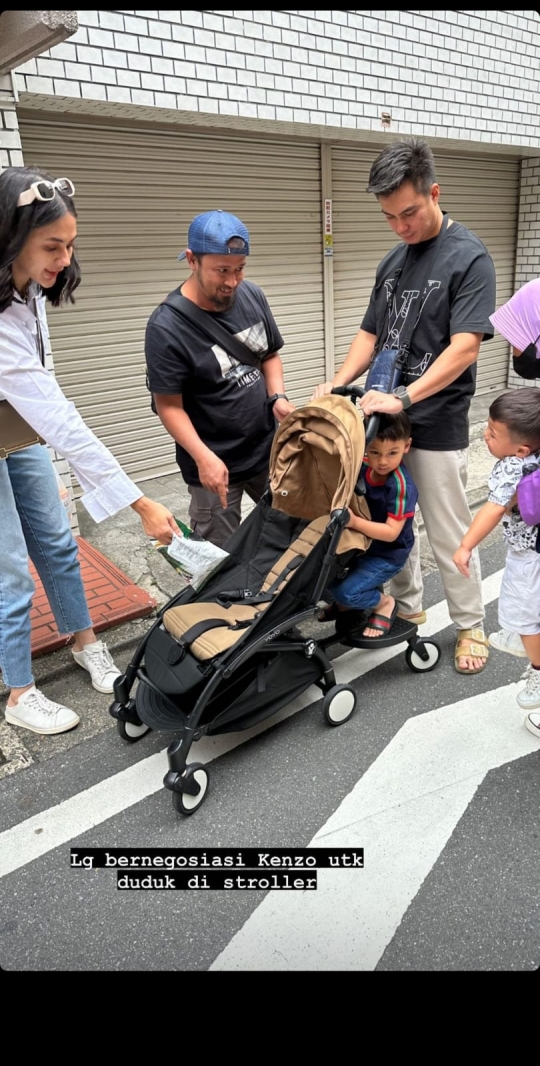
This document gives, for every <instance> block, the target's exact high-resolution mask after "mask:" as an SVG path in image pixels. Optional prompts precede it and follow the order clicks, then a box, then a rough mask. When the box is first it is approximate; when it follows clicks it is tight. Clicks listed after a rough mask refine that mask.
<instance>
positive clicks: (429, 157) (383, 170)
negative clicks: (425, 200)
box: [367, 137, 437, 196]
mask: <svg viewBox="0 0 540 1066" xmlns="http://www.w3.org/2000/svg"><path fill="white" fill-rule="evenodd" d="M404 181H410V182H411V183H412V185H414V188H415V190H416V192H419V193H422V195H423V196H427V195H428V193H429V192H430V190H431V186H432V185H434V184H435V182H436V181H437V176H436V174H435V160H434V159H433V152H432V151H431V148H430V147H429V144H428V143H427V141H423V140H421V138H420V137H410V138H409V139H408V140H406V141H395V142H394V144H389V145H388V148H384V149H383V151H382V152H381V153H380V155H378V156H377V158H376V160H375V162H374V163H373V164H372V167H371V170H370V172H369V185H368V187H367V192H372V193H374V194H375V196H390V194H391V193H393V192H395V191H396V189H399V186H400V185H402V184H403V182H404Z"/></svg>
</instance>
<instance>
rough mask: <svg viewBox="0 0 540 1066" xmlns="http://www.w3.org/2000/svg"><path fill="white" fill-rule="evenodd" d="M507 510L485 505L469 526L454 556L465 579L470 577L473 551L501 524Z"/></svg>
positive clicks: (493, 504) (498, 505)
mask: <svg viewBox="0 0 540 1066" xmlns="http://www.w3.org/2000/svg"><path fill="white" fill-rule="evenodd" d="M505 510H506V508H505V507H504V505H502V504H498V503H489V502H488V503H485V504H484V506H483V507H481V508H480V510H479V511H478V514H477V515H476V516H475V518H474V519H473V521H472V523H471V525H470V526H469V528H468V530H467V532H466V534H465V536H464V537H463V540H462V541H461V544H460V546H459V548H458V549H457V551H456V552H454V555H453V561H454V563H455V565H456V566H457V568H458V570H459V572H460V574H463V577H470V576H471V575H470V571H469V562H470V559H471V555H472V553H473V549H474V548H476V547H477V546H478V545H479V544H480V542H481V541H483V540H485V538H486V537H487V535H488V533H491V532H492V531H493V530H494V529H495V527H496V526H497V525H498V524H499V522H500V520H501V518H502V516H503V514H504V512H505Z"/></svg>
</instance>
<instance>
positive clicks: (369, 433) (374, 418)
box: [332, 385, 380, 445]
mask: <svg viewBox="0 0 540 1066" xmlns="http://www.w3.org/2000/svg"><path fill="white" fill-rule="evenodd" d="M365 392H366V390H365V389H362V388H361V387H360V385H337V386H336V388H335V389H332V393H333V394H335V395H336V396H349V397H350V399H351V400H352V402H353V403H354V404H355V405H356V401H357V400H359V399H361V397H362V396H365ZM379 422H380V418H379V415H377V414H374V415H371V417H370V418H368V419H367V422H366V445H367V444H371V442H372V440H375V437H376V436H377V433H378V432H379Z"/></svg>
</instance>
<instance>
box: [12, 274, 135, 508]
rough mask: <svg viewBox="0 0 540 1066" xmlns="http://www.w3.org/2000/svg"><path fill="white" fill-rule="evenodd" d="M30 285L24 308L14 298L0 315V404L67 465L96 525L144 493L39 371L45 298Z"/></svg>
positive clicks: (45, 334)
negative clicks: (11, 409)
mask: <svg viewBox="0 0 540 1066" xmlns="http://www.w3.org/2000/svg"><path fill="white" fill-rule="evenodd" d="M40 292H41V290H40V288H39V286H38V285H35V284H34V283H32V284H31V285H30V289H29V294H28V303H25V302H24V301H23V300H21V299H20V298H19V297H18V296H16V298H15V299H14V300H13V303H12V304H11V306H10V307H7V308H6V310H5V311H3V312H2V314H0V400H8V401H9V403H10V404H11V406H12V407H14V408H15V410H16V411H18V413H19V414H20V415H22V417H23V418H24V419H26V421H27V422H28V423H29V425H31V426H32V428H33V429H35V430H36V433H39V435H40V436H41V437H43V439H44V440H45V441H47V444H50V445H51V447H52V448H54V449H55V451H57V452H58V453H59V455H61V456H63V458H64V459H67V460H68V461H69V463H70V465H71V467H72V468H73V471H74V473H75V475H76V477H77V479H78V481H79V483H80V485H81V487H82V489H83V490H84V495H83V496H82V497H81V502H82V503H83V504H84V506H85V507H86V510H87V511H88V513H89V514H90V515H91V517H92V518H93V519H94V521H95V522H102V521H103V519H104V518H108V517H109V516H111V515H114V514H116V513H117V511H120V510H121V509H122V508H123V507H127V506H129V504H131V503H134V502H135V500H138V499H140V498H141V496H142V495H143V493H142V492H141V490H140V489H139V488H138V487H137V485H135V483H134V482H133V481H131V479H130V478H129V477H128V476H127V474H126V473H125V472H124V471H123V470H122V467H121V466H120V464H119V463H118V462H117V460H116V459H115V458H114V456H113V454H112V453H111V452H110V451H109V449H108V448H106V447H105V445H104V444H102V443H101V441H100V440H98V438H97V437H96V435H95V433H93V432H92V430H91V429H89V428H88V426H87V425H86V423H85V422H84V420H83V419H82V417H81V415H80V414H79V412H78V411H77V408H76V407H75V404H74V403H72V402H71V400H68V399H67V397H66V396H64V393H63V392H62V389H61V388H60V386H59V384H58V382H57V381H56V378H55V377H54V375H53V374H52V373H51V371H50V370H47V369H46V367H45V366H44V365H43V363H42V361H41V357H40V351H39V347H40V346H39V337H38V330H37V323H36V314H35V313H34V311H33V310H32V308H35V311H36V313H37V314H38V315H39V325H40V329H41V336H42V340H43V348H44V352H45V354H47V353H48V352H50V341H49V330H48V326H47V317H46V314H45V298H44V297H43V296H42V295H41V294H40Z"/></svg>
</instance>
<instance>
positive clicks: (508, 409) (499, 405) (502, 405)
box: [489, 386, 540, 452]
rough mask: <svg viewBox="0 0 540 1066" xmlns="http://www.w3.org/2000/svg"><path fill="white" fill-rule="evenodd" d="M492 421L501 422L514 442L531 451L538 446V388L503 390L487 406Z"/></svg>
mask: <svg viewBox="0 0 540 1066" xmlns="http://www.w3.org/2000/svg"><path fill="white" fill-rule="evenodd" d="M489 417H490V418H491V419H492V420H493V422H502V424H503V425H504V426H506V428H507V430H508V432H509V434H510V436H511V437H512V439H513V440H515V441H516V443H520V444H526V445H527V446H528V447H529V448H530V449H531V451H532V452H536V451H538V449H539V448H540V389H537V388H534V387H532V386H531V388H525V389H512V390H511V391H510V392H503V393H502V394H501V395H500V396H497V399H496V400H494V401H493V403H492V404H491V406H490V408H489Z"/></svg>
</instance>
